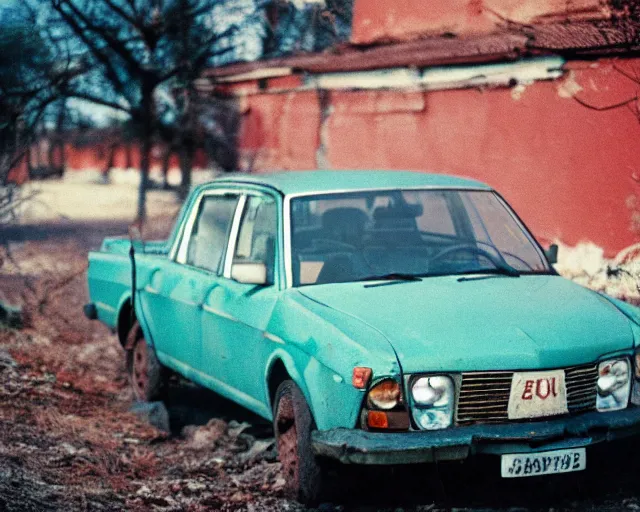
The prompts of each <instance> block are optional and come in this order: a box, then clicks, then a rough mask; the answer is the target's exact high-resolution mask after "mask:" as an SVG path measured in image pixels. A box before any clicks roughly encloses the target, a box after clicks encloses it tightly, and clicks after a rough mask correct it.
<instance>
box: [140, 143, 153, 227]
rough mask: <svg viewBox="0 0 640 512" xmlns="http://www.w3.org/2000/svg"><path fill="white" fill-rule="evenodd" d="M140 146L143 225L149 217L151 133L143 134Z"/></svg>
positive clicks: (141, 215)
mask: <svg viewBox="0 0 640 512" xmlns="http://www.w3.org/2000/svg"><path fill="white" fill-rule="evenodd" d="M141 142H142V144H141V147H140V187H139V188H138V216H137V220H138V222H139V223H140V225H141V226H142V224H144V221H145V220H146V218H147V189H148V188H149V168H150V166H151V135H150V134H143V135H142V141H141Z"/></svg>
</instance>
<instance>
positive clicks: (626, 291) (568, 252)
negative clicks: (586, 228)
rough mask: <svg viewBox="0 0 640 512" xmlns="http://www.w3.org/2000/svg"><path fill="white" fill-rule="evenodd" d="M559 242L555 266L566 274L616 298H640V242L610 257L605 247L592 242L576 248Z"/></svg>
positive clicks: (565, 275) (582, 283)
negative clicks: (639, 287) (607, 256)
mask: <svg viewBox="0 0 640 512" xmlns="http://www.w3.org/2000/svg"><path fill="white" fill-rule="evenodd" d="M556 243H558V246H559V250H558V263H557V264H556V265H555V268H556V270H557V271H558V272H559V273H560V274H561V275H563V276H564V277H567V278H569V279H571V280H573V281H575V282H577V283H578V284H581V285H583V286H586V287H588V288H591V289H593V290H597V291H601V292H604V293H606V294H608V295H611V296H612V297H618V298H623V299H635V300H638V299H640V291H639V290H638V283H639V281H638V279H639V278H640V244H635V245H631V246H629V247H627V248H626V249H624V250H622V251H620V252H619V253H618V254H617V255H616V257H615V258H612V259H608V258H605V257H604V251H603V250H602V248H601V247H598V246H597V245H595V244H593V243H591V242H586V243H580V244H578V245H576V246H575V247H570V246H567V245H563V244H561V243H559V242H556ZM616 269H617V270H616ZM612 271H613V273H612Z"/></svg>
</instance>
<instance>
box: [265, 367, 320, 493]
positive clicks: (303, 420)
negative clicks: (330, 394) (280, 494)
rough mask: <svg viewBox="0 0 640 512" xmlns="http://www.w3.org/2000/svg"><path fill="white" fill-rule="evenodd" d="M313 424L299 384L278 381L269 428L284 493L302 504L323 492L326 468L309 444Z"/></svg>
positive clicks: (313, 427)
mask: <svg viewBox="0 0 640 512" xmlns="http://www.w3.org/2000/svg"><path fill="white" fill-rule="evenodd" d="M315 428H316V426H315V422H314V421H313V416H312V415H311V410H310V409H309V406H308V405H307V402H306V400H305V398H304V395H303V394H302V391H300V388H299V387H298V386H297V385H296V384H295V383H294V382H293V381H291V380H285V381H284V382H282V384H280V386H279V387H278V390H277V391H276V396H275V400H274V406H273V430H274V432H275V436H276V442H277V446H278V457H279V459H280V462H281V464H282V471H283V473H284V479H285V481H286V484H285V488H284V490H285V493H286V494H287V497H289V498H292V499H295V500H297V501H299V502H300V503H302V504H304V505H315V504H317V503H318V502H319V501H320V500H321V499H322V497H323V496H324V495H325V494H326V492H325V484H326V478H327V474H326V470H325V468H324V467H323V466H322V465H321V464H320V463H319V461H318V459H317V457H316V456H315V455H314V453H313V451H312V448H311V432H312V431H313V430H315Z"/></svg>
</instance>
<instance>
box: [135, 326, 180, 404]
mask: <svg viewBox="0 0 640 512" xmlns="http://www.w3.org/2000/svg"><path fill="white" fill-rule="evenodd" d="M126 347H127V373H128V374H129V382H130V383H131V389H132V390H133V395H134V397H135V399H136V400H137V401H140V402H155V401H158V400H163V399H164V398H165V396H166V391H167V380H168V377H169V376H168V373H169V372H168V371H167V369H166V368H165V367H164V366H162V365H161V364H160V361H158V358H157V357H156V353H155V350H153V347H150V346H149V345H148V344H147V340H146V339H145V338H144V334H143V333H142V329H140V325H139V324H138V322H136V323H135V324H134V325H133V327H132V328H131V330H130V331H129V335H128V336H127V344H126Z"/></svg>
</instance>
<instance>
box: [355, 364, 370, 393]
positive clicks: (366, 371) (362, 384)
mask: <svg viewBox="0 0 640 512" xmlns="http://www.w3.org/2000/svg"><path fill="white" fill-rule="evenodd" d="M369 379H371V368H365V367H363V366H356V367H355V368H354V369H353V377H352V378H351V384H353V387H354V388H356V389H365V388H366V387H367V385H368V384H369Z"/></svg>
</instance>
